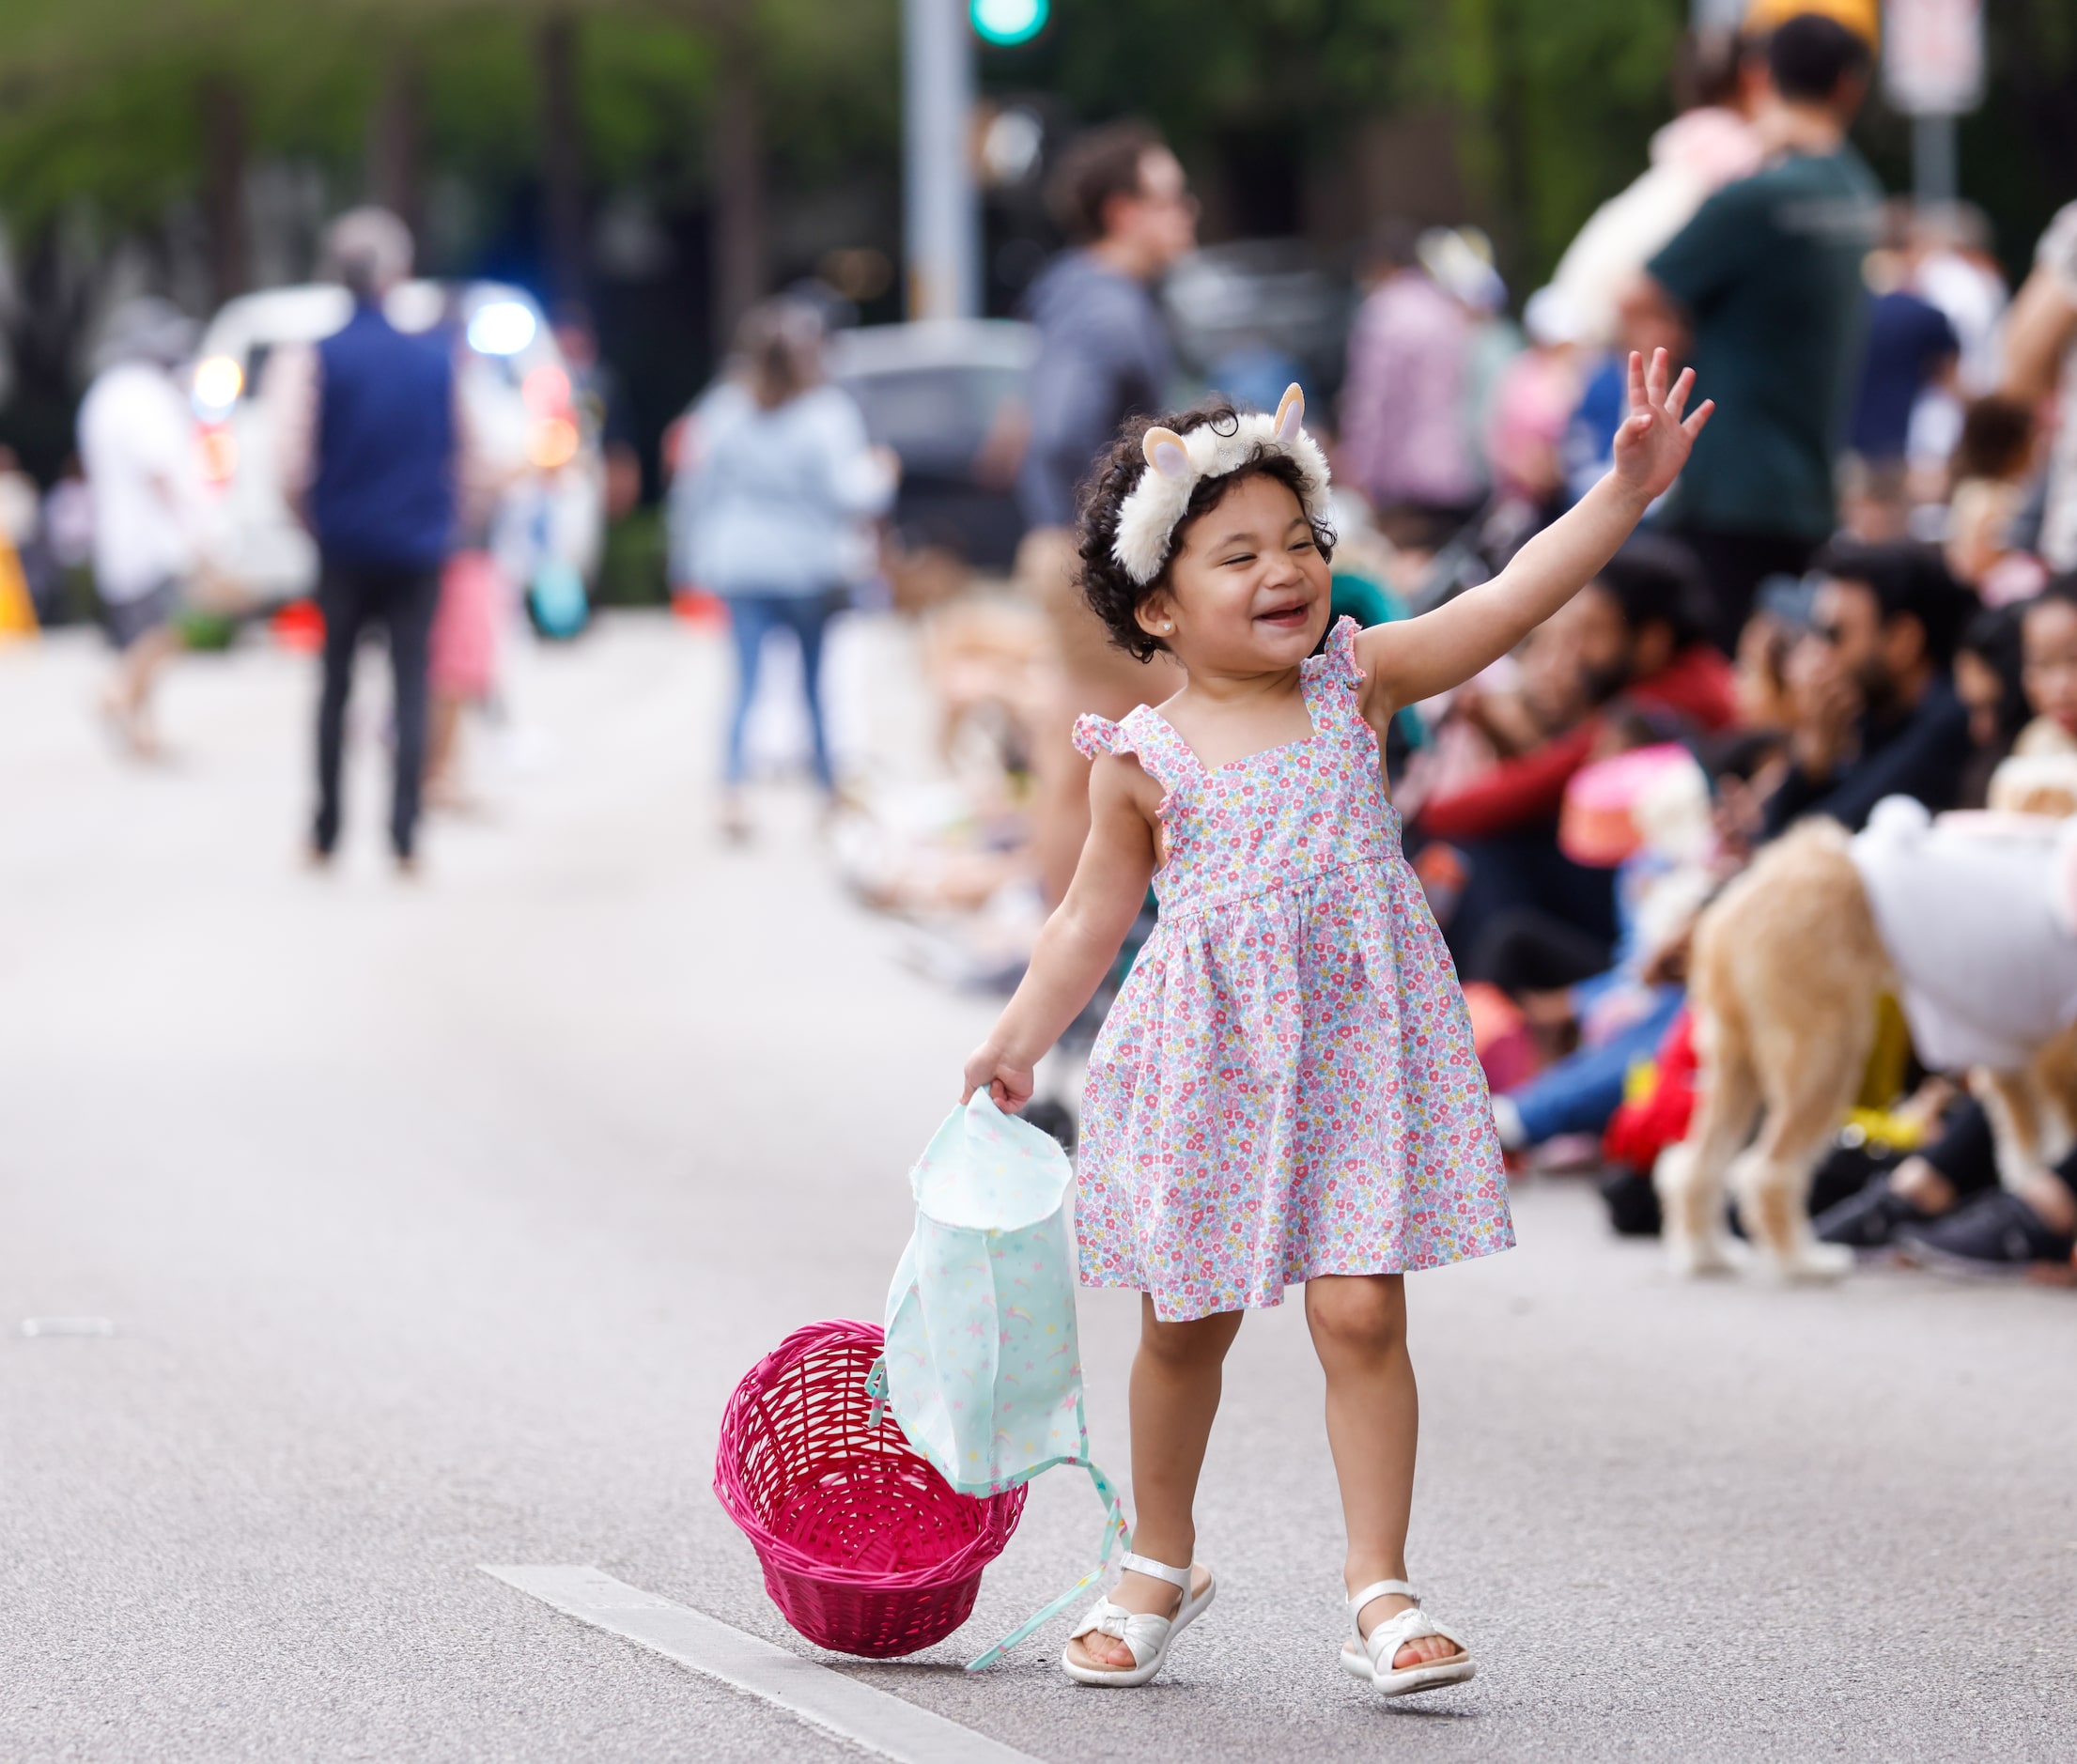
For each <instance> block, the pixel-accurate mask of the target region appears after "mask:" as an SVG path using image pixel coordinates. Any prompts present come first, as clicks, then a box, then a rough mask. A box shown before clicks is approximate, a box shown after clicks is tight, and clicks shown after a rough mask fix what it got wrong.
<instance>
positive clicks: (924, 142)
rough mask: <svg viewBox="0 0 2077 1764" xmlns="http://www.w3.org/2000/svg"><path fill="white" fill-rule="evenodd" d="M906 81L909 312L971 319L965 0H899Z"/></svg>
mask: <svg viewBox="0 0 2077 1764" xmlns="http://www.w3.org/2000/svg"><path fill="white" fill-rule="evenodd" d="M902 79H903V93H902V136H903V149H904V158H905V167H904V178H903V196H904V209H905V213H904V220H905V224H906V232H907V258H908V265H907V267H908V316H909V317H911V318H971V317H974V316H975V315H976V314H977V313H979V311H980V310H981V299H980V294H981V286H980V285H981V278H980V273H979V271H980V262H979V258H980V252H979V248H978V238H979V231H980V229H979V226H978V217H977V214H976V208H975V201H974V189H973V167H972V164H971V162H970V154H969V147H968V142H967V132H968V130H969V127H970V126H971V121H972V116H973V90H974V80H973V39H972V36H971V34H970V33H969V30H968V29H967V17H966V0H902Z"/></svg>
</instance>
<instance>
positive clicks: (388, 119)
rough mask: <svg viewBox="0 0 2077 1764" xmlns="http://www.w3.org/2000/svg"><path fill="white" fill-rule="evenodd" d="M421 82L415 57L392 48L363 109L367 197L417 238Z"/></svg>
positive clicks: (422, 128)
mask: <svg viewBox="0 0 2077 1764" xmlns="http://www.w3.org/2000/svg"><path fill="white" fill-rule="evenodd" d="M424 119H425V85H424V81H423V79H422V77H421V75H420V72H419V66H418V57H417V55H416V54H413V53H412V52H411V50H409V49H407V48H403V47H396V48H393V49H392V50H391V51H390V53H389V54H388V55H386V56H385V57H384V58H383V62H382V78H381V85H380V86H378V87H377V89H376V94H375V104H374V108H373V109H371V110H370V111H369V112H368V128H367V145H366V155H365V159H364V181H365V184H366V187H367V199H368V200H369V201H370V202H372V203H375V204H376V205H377V206H379V207H380V208H384V209H388V210H389V211H390V212H391V213H392V214H394V215H395V216H396V217H397V219H398V220H400V221H402V222H403V223H404V224H405V225H406V226H408V227H410V228H411V237H412V238H413V239H414V240H415V239H416V238H417V237H418V232H419V227H420V224H421V223H422V222H423V221H424V219H425V203H424V200H423V192H422V189H421V168H422V165H423V157H422V152H423V144H424V138H425V122H424Z"/></svg>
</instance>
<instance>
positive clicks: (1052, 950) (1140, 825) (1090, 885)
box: [959, 755, 1157, 1110]
mask: <svg viewBox="0 0 2077 1764" xmlns="http://www.w3.org/2000/svg"><path fill="white" fill-rule="evenodd" d="M1156 788H1157V787H1156V786H1155V785H1154V783H1153V781H1152V780H1151V779H1149V778H1148V777H1147V775H1146V774H1145V773H1144V772H1142V771H1140V770H1139V767H1138V766H1136V765H1134V764H1133V763H1131V762H1130V761H1127V760H1124V759H1122V758H1118V757H1114V756H1110V755H1106V756H1104V757H1102V758H1099V759H1098V760H1097V762H1096V764H1095V766H1093V768H1092V769H1091V771H1090V774H1089V814H1090V827H1089V838H1088V840H1087V842H1086V843H1084V844H1083V846H1082V856H1081V861H1080V862H1079V863H1078V864H1077V865H1076V866H1075V879H1074V881H1073V882H1071V883H1070V884H1069V885H1068V889H1067V898H1066V899H1064V900H1063V901H1062V902H1061V904H1060V905H1059V906H1058V907H1057V908H1056V909H1055V910H1054V912H1053V916H1052V917H1051V918H1050V919H1048V920H1047V921H1046V929H1045V930H1044V931H1042V932H1040V933H1039V939H1038V947H1037V948H1036V949H1034V950H1033V951H1032V952H1031V967H1028V968H1027V969H1025V973H1024V979H1023V981H1022V983H1020V984H1019V985H1018V987H1017V989H1016V994H1015V997H1014V998H1011V1000H1010V1002H1009V1003H1008V1004H1007V1005H1006V1006H1005V1007H1004V1008H1003V1012H1002V1014H1001V1015H1000V1017H998V1018H997V1019H996V1026H995V1028H994V1029H992V1030H991V1031H990V1032H989V1035H988V1039H987V1040H986V1041H984V1042H983V1043H982V1044H981V1045H980V1046H979V1047H977V1048H976V1049H975V1050H974V1052H973V1054H972V1056H971V1057H970V1058H969V1060H968V1061H967V1069H966V1073H965V1075H964V1083H963V1088H962V1089H961V1091H960V1095H959V1100H960V1101H961V1102H962V1103H963V1102H965V1101H967V1099H968V1098H969V1097H970V1096H972V1094H973V1093H974V1092H975V1091H978V1090H980V1089H982V1088H983V1087H984V1086H985V1087H986V1088H987V1090H988V1091H989V1093H990V1094H991V1095H992V1096H993V1097H994V1098H995V1102H996V1106H997V1107H999V1108H1004V1109H1010V1110H1015V1109H1019V1108H1022V1107H1023V1106H1024V1105H1025V1104H1026V1103H1028V1102H1030V1101H1031V1085H1032V1072H1033V1070H1034V1068H1035V1067H1036V1066H1037V1065H1038V1062H1039V1060H1040V1059H1041V1058H1043V1057H1044V1055H1045V1053H1046V1049H1047V1048H1049V1047H1051V1046H1052V1044H1054V1043H1055V1042H1057V1041H1059V1040H1060V1038H1061V1035H1062V1032H1063V1031H1064V1030H1065V1029H1066V1028H1067V1026H1068V1025H1069V1024H1070V1023H1072V1022H1073V1021H1074V1020H1075V1019H1076V1017H1077V1016H1078V1015H1079V1014H1081V1009H1082V1007H1083V1006H1084V1005H1085V1004H1087V1003H1088V1002H1089V1000H1090V998H1091V997H1092V996H1093V994H1094V993H1095V990H1096V985H1097V983H1098V982H1099V981H1101V980H1102V979H1103V977H1104V975H1105V973H1106V972H1107V971H1108V969H1109V967H1110V965H1111V963H1112V962H1114V961H1116V960H1117V958H1118V947H1119V945H1120V944H1122V943H1124V940H1125V933H1126V932H1127V931H1129V930H1131V929H1132V921H1134V920H1135V919H1136V918H1138V917H1139V906H1140V904H1141V903H1142V902H1143V901H1144V900H1145V899H1146V897H1147V883H1148V882H1149V881H1150V880H1151V879H1152V878H1153V875H1154V870H1155V845H1154V829H1153V828H1152V827H1151V826H1150V825H1149V823H1148V820H1147V813H1146V810H1145V808H1143V807H1142V802H1143V800H1144V799H1145V797H1146V796H1147V794H1148V793H1149V792H1152V791H1154V790H1155V789H1156Z"/></svg>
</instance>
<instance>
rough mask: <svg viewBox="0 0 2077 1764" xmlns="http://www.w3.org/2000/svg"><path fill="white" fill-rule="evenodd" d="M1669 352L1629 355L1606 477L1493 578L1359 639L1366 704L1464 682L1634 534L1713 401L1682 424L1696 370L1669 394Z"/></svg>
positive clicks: (1380, 706)
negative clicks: (1626, 399)
mask: <svg viewBox="0 0 2077 1764" xmlns="http://www.w3.org/2000/svg"><path fill="white" fill-rule="evenodd" d="M1666 374H1667V362H1666V351H1665V350H1664V349H1657V350H1654V351H1653V352H1652V357H1651V371H1650V372H1649V373H1647V372H1646V370H1645V365H1644V358H1643V357H1642V356H1640V355H1638V354H1636V353H1635V351H1632V353H1631V356H1630V414H1629V415H1628V416H1627V417H1625V418H1624V419H1623V423H1622V426H1621V427H1620V428H1619V429H1618V430H1617V431H1616V462H1615V464H1614V466H1612V467H1611V468H1610V469H1609V471H1608V473H1607V475H1606V476H1604V478H1603V479H1602V480H1601V482H1600V483H1599V484H1597V485H1595V486H1594V487H1593V488H1592V489H1590V490H1589V491H1588V492H1587V494H1586V495H1585V496H1583V497H1581V498H1580V499H1579V501H1578V502H1577V503H1574V504H1573V506H1572V507H1571V508H1570V509H1568V510H1567V511H1566V512H1565V513H1564V514H1562V515H1560V516H1559V517H1558V518H1557V519H1556V520H1554V521H1553V522H1552V523H1551V524H1550V525H1549V526H1548V527H1546V528H1544V529H1543V531H1542V533H1540V534H1537V535H1536V537H1535V538H1533V539H1531V540H1530V541H1529V542H1528V543H1527V545H1525V546H1524V547H1523V548H1522V549H1520V550H1519V551H1517V552H1516V553H1515V554H1514V558H1513V561H1512V562H1511V563H1510V564H1509V565H1508V566H1507V568H1505V569H1504V570H1502V571H1501V572H1500V573H1499V574H1498V575H1497V576H1496V577H1495V578H1494V579H1493V580H1491V581H1489V582H1481V583H1480V585H1479V586H1478V587H1476V588H1467V589H1465V592H1464V593H1463V594H1461V595H1459V596H1457V597H1456V598H1455V599H1454V600H1451V601H1450V602H1449V604H1448V605H1446V606H1440V607H1437V608H1436V609H1435V610H1434V611H1433V612H1427V613H1423V614H1422V615H1421V616H1420V617H1419V618H1418V619H1408V620H1406V621H1404V622H1403V623H1402V624H1398V625H1379V626H1373V627H1372V628H1371V629H1369V630H1367V631H1365V632H1364V633H1363V634H1362V635H1361V636H1360V637H1358V638H1357V639H1356V659H1357V661H1358V662H1359V663H1360V664H1361V666H1362V668H1363V671H1364V673H1366V674H1367V675H1368V676H1369V680H1368V683H1367V685H1366V687H1365V689H1364V692H1365V706H1364V707H1365V710H1366V711H1367V712H1370V713H1372V715H1373V716H1385V715H1388V714H1389V713H1390V712H1391V711H1393V710H1396V709H1398V708H1399V706H1401V705H1402V704H1418V703H1419V702H1420V701H1421V700H1422V699H1424V698H1433V697H1434V695H1435V694H1436V693H1437V692H1444V691H1448V690H1449V688H1451V687H1453V686H1461V685H1462V684H1463V683H1464V682H1465V681H1466V680H1468V679H1470V678H1471V676H1472V675H1473V674H1475V673H1478V672H1479V671H1480V669H1481V668H1485V667H1488V666H1490V665H1491V664H1492V663H1493V662H1495V661H1496V660H1498V659H1499V658H1500V657H1502V656H1504V655H1506V654H1507V653H1508V651H1509V650H1511V649H1512V648H1513V647H1514V645H1515V644H1516V643H1518V642H1521V641H1522V639H1523V638H1525V637H1527V635H1528V634H1529V632H1530V631H1532V630H1534V629H1535V628H1536V627H1537V626H1539V625H1541V624H1542V622H1543V621H1544V620H1545V619H1547V618H1549V617H1550V615H1551V614H1552V613H1554V612H1556V611H1558V608H1559V607H1561V606H1563V605H1564V604H1565V602H1566V601H1568V600H1570V599H1571V598H1572V597H1573V596H1574V595H1575V594H1577V593H1578V592H1579V591H1580V590H1581V589H1582V588H1584V587H1585V586H1586V585H1587V584H1588V583H1589V581H1591V580H1593V577H1594V573H1595V572H1596V571H1597V570H1599V569H1600V568H1601V566H1602V565H1604V564H1605V563H1606V562H1607V561H1608V560H1609V559H1610V558H1611V557H1613V556H1614V555H1615V554H1616V548H1617V547H1618V546H1620V545H1621V543H1622V542H1623V541H1624V540H1625V539H1627V538H1628V537H1629V536H1630V532H1631V529H1632V528H1634V527H1635V525H1636V524H1637V521H1638V519H1639V518H1641V517H1642V516H1643V514H1644V511H1645V510H1646V509H1647V508H1649V507H1650V506H1651V503H1652V502H1653V501H1654V499H1656V498H1657V497H1659V496H1660V495H1662V494H1663V493H1664V492H1665V491H1666V487H1668V486H1669V485H1670V484H1671V483H1672V482H1673V480H1674V479H1675V478H1676V477H1678V476H1679V475H1680V472H1681V468H1682V466H1684V465H1685V464H1686V463H1687V456H1688V450H1689V448H1690V447H1692V446H1693V445H1694V442H1695V438H1696V436H1697V435H1699V434H1700V433H1701V432H1702V425H1703V424H1705V423H1707V422H1708V421H1709V414H1710V412H1711V410H1713V409H1715V406H1714V405H1713V404H1710V403H1704V404H1703V405H1702V406H1701V408H1700V409H1699V410H1697V411H1696V412H1695V414H1694V415H1693V416H1691V417H1688V418H1687V420H1686V421H1685V422H1682V411H1683V410H1685V409H1686V408H1687V395H1688V393H1689V391H1690V389H1691V388H1692V387H1693V386H1694V384H1695V370H1694V369H1693V368H1687V369H1683V370H1682V374H1681V378H1680V379H1678V380H1677V381H1676V382H1675V383H1674V385H1673V387H1672V390H1671V391H1670V392H1668V391H1667V389H1666Z"/></svg>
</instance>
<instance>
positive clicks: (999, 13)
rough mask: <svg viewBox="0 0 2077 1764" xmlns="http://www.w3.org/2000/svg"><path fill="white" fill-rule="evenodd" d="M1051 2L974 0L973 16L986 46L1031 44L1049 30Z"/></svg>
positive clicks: (974, 24) (974, 23)
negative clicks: (1047, 23) (1048, 16)
mask: <svg viewBox="0 0 2077 1764" xmlns="http://www.w3.org/2000/svg"><path fill="white" fill-rule="evenodd" d="M1052 9H1053V8H1052V6H1051V4H1050V0H972V5H971V10H970V12H969V17H971V18H972V20H973V28H974V30H975V32H976V33H977V34H978V35H979V36H980V38H981V40H982V41H983V42H985V43H1001V44H1003V45H1005V46H1007V45H1010V44H1014V43H1028V42H1030V41H1031V39H1032V38H1034V37H1036V36H1037V35H1038V34H1039V33H1040V32H1041V31H1043V30H1044V29H1045V28H1046V15H1047V14H1048V13H1050V12H1051V11H1052Z"/></svg>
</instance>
